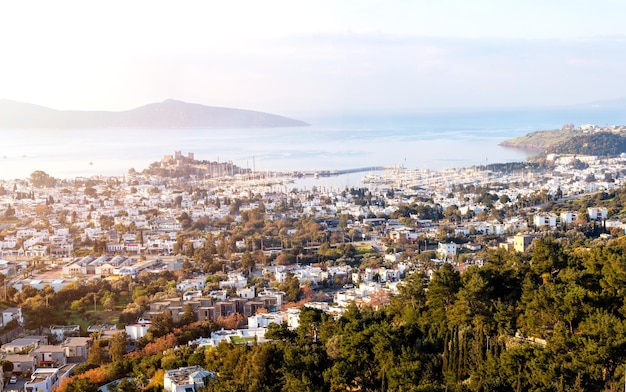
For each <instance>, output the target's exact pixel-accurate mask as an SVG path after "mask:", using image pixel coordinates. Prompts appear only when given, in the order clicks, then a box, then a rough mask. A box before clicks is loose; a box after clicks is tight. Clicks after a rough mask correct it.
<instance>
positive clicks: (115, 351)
mask: <svg viewBox="0 0 626 392" xmlns="http://www.w3.org/2000/svg"><path fill="white" fill-rule="evenodd" d="M127 343H128V336H127V335H126V332H122V333H118V334H116V335H114V336H113V337H112V338H111V339H109V355H110V356H111V361H113V362H119V361H121V360H122V359H124V355H125V354H126V344H127Z"/></svg>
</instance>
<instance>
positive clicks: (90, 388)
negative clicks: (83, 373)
mask: <svg viewBox="0 0 626 392" xmlns="http://www.w3.org/2000/svg"><path fill="white" fill-rule="evenodd" d="M64 392H98V385H96V383H94V382H93V381H91V380H89V379H87V378H82V377H81V378H76V379H74V380H72V381H70V382H69V383H68V384H67V385H66V386H65V390H64Z"/></svg>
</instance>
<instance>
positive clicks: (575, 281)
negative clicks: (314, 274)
mask: <svg viewBox="0 0 626 392" xmlns="http://www.w3.org/2000/svg"><path fill="white" fill-rule="evenodd" d="M487 256H488V261H489V264H488V265H487V266H485V267H482V268H478V267H471V268H469V269H467V270H466V271H465V272H464V273H463V274H460V273H459V272H457V271H455V270H454V268H452V266H451V265H450V264H444V265H443V266H442V267H441V268H440V269H439V270H438V272H436V273H435V275H434V276H433V278H432V280H431V281H430V283H429V284H428V286H427V289H426V285H425V283H426V279H425V277H424V276H423V275H422V274H419V273H416V274H413V275H412V276H411V277H410V278H409V279H408V280H407V282H406V285H404V286H403V287H402V290H401V293H400V294H399V295H398V296H397V297H395V298H394V299H393V301H392V304H391V305H390V306H388V307H385V308H383V309H380V310H376V311H375V310H373V309H371V308H363V309H358V308H357V307H352V308H350V309H349V310H348V311H347V312H346V313H345V314H344V315H343V316H342V317H341V318H339V319H338V320H333V319H332V318H330V317H328V316H326V315H325V314H323V313H321V312H319V311H317V310H312V309H306V310H304V311H303V313H302V316H301V319H300V327H299V328H298V329H297V330H296V333H290V331H288V330H287V329H286V328H285V327H284V326H282V327H273V328H272V329H271V330H270V331H269V332H268V336H269V337H273V338H274V341H273V344H265V345H253V346H233V345H220V346H219V347H218V348H216V349H207V350H206V351H204V350H203V352H204V358H205V361H204V362H203V365H204V366H206V368H207V369H209V370H213V371H215V372H217V374H218V375H219V377H218V380H217V381H216V382H215V383H213V384H212V386H210V387H209V388H207V390H211V391H213V390H215V391H217V390H233V391H259V390H268V391H304V390H310V391H339V390H342V391H345V390H366V391H381V390H389V391H426V390H459V391H461V390H467V391H486V390H493V391H522V390H523V391H528V390H536V391H561V390H581V391H583V390H585V391H594V390H597V391H600V390H618V389H621V387H620V385H623V382H624V376H623V374H624V370H625V368H624V362H626V317H625V316H626V296H625V292H624V290H623V287H624V284H625V283H626V239H619V240H613V241H611V242H609V243H608V244H606V245H604V244H602V245H597V246H592V247H590V248H589V247H585V248H573V247H570V246H567V245H564V244H563V243H561V242H560V241H558V240H555V239H552V238H547V239H543V240H539V241H537V242H536V244H535V246H534V251H533V252H532V254H531V255H528V256H523V255H517V254H512V253H507V252H504V251H491V252H490V253H489V254H488V255H487Z"/></svg>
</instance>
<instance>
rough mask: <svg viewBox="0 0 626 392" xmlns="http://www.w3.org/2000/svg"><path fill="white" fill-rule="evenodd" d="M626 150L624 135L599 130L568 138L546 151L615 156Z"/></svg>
mask: <svg viewBox="0 0 626 392" xmlns="http://www.w3.org/2000/svg"><path fill="white" fill-rule="evenodd" d="M623 152H626V137H624V136H622V135H618V134H615V133H611V132H599V133H592V134H588V135H580V136H574V137H572V138H569V139H567V140H565V141H563V142H560V143H558V144H557V145H554V146H551V147H550V148H548V149H547V150H546V153H557V154H579V155H598V156H615V155H619V154H621V153H623Z"/></svg>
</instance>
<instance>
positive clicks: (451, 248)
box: [437, 242, 457, 259]
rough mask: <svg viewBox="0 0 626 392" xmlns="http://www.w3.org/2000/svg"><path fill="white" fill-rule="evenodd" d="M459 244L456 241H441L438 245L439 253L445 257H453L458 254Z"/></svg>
mask: <svg viewBox="0 0 626 392" xmlns="http://www.w3.org/2000/svg"><path fill="white" fill-rule="evenodd" d="M456 250H457V245H456V244H455V243H454V242H449V243H447V244H444V243H442V242H440V243H439V245H438V247H437V254H438V255H439V257H441V258H444V259H453V258H454V257H455V256H456Z"/></svg>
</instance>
